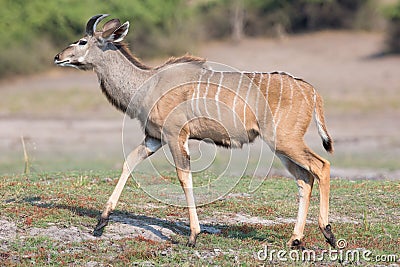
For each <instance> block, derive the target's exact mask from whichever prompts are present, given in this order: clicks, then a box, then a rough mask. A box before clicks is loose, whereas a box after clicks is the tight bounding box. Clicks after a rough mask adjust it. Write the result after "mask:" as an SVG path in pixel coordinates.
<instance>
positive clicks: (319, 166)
mask: <svg viewBox="0 0 400 267" xmlns="http://www.w3.org/2000/svg"><path fill="white" fill-rule="evenodd" d="M294 147H296V149H293V147H292V148H290V149H285V150H280V151H279V153H278V155H280V158H281V160H282V162H283V163H284V164H285V166H286V167H287V168H288V170H289V171H290V172H291V173H292V174H293V175H294V176H295V177H296V179H297V184H298V187H299V195H300V202H299V212H298V218H297V222H296V226H295V229H294V232H293V236H292V238H291V239H290V242H291V243H290V244H289V245H291V246H296V247H298V246H299V245H301V238H302V237H303V230H304V225H305V218H306V216H307V210H308V205H309V201H310V196H311V189H312V183H313V180H314V177H315V178H317V180H318V182H319V190H320V212H319V217H318V225H319V228H320V229H321V231H322V233H323V235H324V237H325V238H326V240H327V242H328V243H329V244H330V245H331V246H332V247H335V246H336V239H335V236H334V235H333V233H332V231H331V226H330V225H329V223H328V213H329V191H330V165H329V162H328V161H327V160H326V159H324V158H322V157H320V156H318V155H317V154H315V153H314V152H312V151H311V150H310V149H309V148H308V147H307V146H306V145H305V144H304V143H303V145H302V146H299V145H298V146H294ZM298 238H300V239H298ZM296 240H298V241H296ZM298 244H299V245H298Z"/></svg>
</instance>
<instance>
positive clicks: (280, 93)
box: [274, 74, 283, 128]
mask: <svg viewBox="0 0 400 267" xmlns="http://www.w3.org/2000/svg"><path fill="white" fill-rule="evenodd" d="M279 77H280V78H281V79H280V80H281V88H280V92H279V100H278V104H277V105H276V109H275V114H274V122H275V128H277V127H278V125H279V122H280V120H281V118H282V114H281V115H280V116H279V119H276V118H277V117H278V112H279V108H280V107H281V101H282V93H283V78H282V77H283V75H282V74H279Z"/></svg>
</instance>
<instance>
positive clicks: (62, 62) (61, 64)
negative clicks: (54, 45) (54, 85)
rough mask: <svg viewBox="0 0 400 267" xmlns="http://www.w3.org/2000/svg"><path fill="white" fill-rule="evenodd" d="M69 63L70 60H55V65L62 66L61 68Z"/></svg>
mask: <svg viewBox="0 0 400 267" xmlns="http://www.w3.org/2000/svg"><path fill="white" fill-rule="evenodd" d="M68 63H69V60H68V59H67V60H54V64H56V65H60V66H65V65H66V64H68Z"/></svg>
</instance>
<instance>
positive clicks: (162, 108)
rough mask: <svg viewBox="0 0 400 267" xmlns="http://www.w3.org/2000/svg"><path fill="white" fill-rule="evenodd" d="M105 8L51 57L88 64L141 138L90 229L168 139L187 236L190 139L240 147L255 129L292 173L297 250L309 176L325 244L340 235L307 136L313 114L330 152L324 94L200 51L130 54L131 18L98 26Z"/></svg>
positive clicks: (324, 167)
mask: <svg viewBox="0 0 400 267" xmlns="http://www.w3.org/2000/svg"><path fill="white" fill-rule="evenodd" d="M106 16H108V15H96V16H94V17H92V18H91V19H90V20H89V21H88V23H87V26H86V34H85V36H84V37H82V38H81V39H80V40H79V41H77V42H75V43H72V44H71V45H69V46H68V47H67V48H65V49H64V50H63V51H62V52H60V53H59V54H57V55H56V56H55V58H54V62H55V64H57V65H59V66H70V67H74V68H77V69H81V70H94V72H95V73H96V74H97V76H98V80H99V83H100V87H101V89H102V91H103V93H104V94H105V96H106V97H107V99H108V100H109V101H110V102H111V103H112V104H113V105H114V106H115V107H116V108H117V109H119V110H120V111H122V112H125V113H126V114H127V115H129V116H130V117H132V118H137V119H138V120H139V121H140V122H141V124H142V126H143V129H144V132H145V139H144V141H143V143H142V144H140V145H139V146H138V147H137V148H136V149H135V150H133V151H132V152H131V153H130V154H129V155H128V156H127V157H126V160H125V162H124V165H123V170H122V174H121V177H120V178H119V180H118V183H117V185H116V187H115V189H114V191H113V193H112V195H111V196H110V198H109V200H108V202H107V203H106V206H105V209H104V211H103V213H102V214H101V217H100V218H99V221H98V224H97V226H96V227H95V229H94V235H95V236H99V235H101V234H102V232H103V228H104V227H105V226H106V225H107V223H108V220H109V216H110V214H111V213H112V212H113V210H114V209H115V207H116V204H117V201H118V199H119V197H120V195H121V192H122V189H123V187H124V185H125V183H126V181H127V179H128V177H129V176H130V175H131V172H132V170H133V169H134V168H135V166H137V164H138V163H139V162H141V161H142V160H144V159H145V158H147V157H149V156H150V155H152V154H153V153H154V152H156V151H157V150H158V149H159V148H160V147H162V146H163V145H164V144H167V145H168V146H169V149H170V151H171V154H172V156H173V159H174V162H175V166H176V172H177V175H178V178H179V181H180V183H181V186H182V188H183V191H184V194H185V198H186V203H187V207H188V209H189V220H190V237H189V241H188V243H187V245H188V246H195V244H196V238H197V236H198V234H199V233H200V225H199V221H198V218H197V213H196V205H195V198H194V196H193V183H192V176H191V171H190V156H189V151H188V143H187V142H188V140H189V139H197V140H204V139H211V140H213V142H215V144H217V145H221V146H224V147H231V148H235V147H239V148H240V147H242V145H243V144H245V143H250V142H252V141H253V140H254V139H255V138H256V137H257V136H260V137H261V138H262V139H263V140H264V141H265V142H266V143H267V144H268V145H269V147H270V148H271V149H273V151H274V152H275V154H276V155H277V156H278V157H279V159H280V160H281V161H282V162H283V164H284V165H285V167H286V168H287V169H288V171H289V172H290V173H291V174H292V175H293V176H294V177H295V178H296V181H297V185H298V190H299V209H298V215H297V221H296V224H295V227H294V231H293V234H292V237H291V238H290V240H289V242H288V245H289V246H291V247H296V248H301V247H302V246H303V242H302V239H303V231H304V227H305V222H306V216H307V212H308V207H309V202H310V196H311V190H312V187H313V183H314V178H316V179H317V180H318V182H319V190H320V211H319V218H318V224H319V228H320V230H321V231H322V233H323V235H324V236H325V238H326V240H327V242H328V243H329V244H330V245H331V246H333V247H335V245H336V240H335V237H334V235H333V233H332V231H331V226H330V224H329V222H328V209H329V190H330V164H329V162H328V161H327V160H326V159H324V158H322V157H320V156H319V155H317V154H315V153H314V152H313V151H311V149H310V148H308V147H307V145H306V144H305V143H304V139H303V138H304V134H305V132H306V131H307V128H308V126H309V124H310V121H311V119H312V117H313V113H314V117H315V121H316V124H317V128H318V132H319V135H320V136H321V138H322V141H323V146H324V148H325V149H326V150H327V151H328V152H333V142H332V139H331V137H330V136H329V134H328V132H327V129H326V126H325V120H324V114H323V102H322V99H321V97H320V96H319V94H318V93H317V92H316V91H315V89H314V88H313V87H312V86H311V85H310V84H309V83H307V82H305V81H304V80H302V79H299V78H295V77H293V76H291V75H289V74H287V73H283V72H270V73H266V72H263V73H255V72H253V73H249V72H235V71H214V70H212V69H211V68H210V67H208V66H207V62H206V60H205V59H201V58H196V57H191V56H183V57H179V58H171V59H170V60H168V61H167V62H166V63H165V64H164V65H162V66H160V67H156V68H151V67H147V66H146V65H144V64H143V63H141V62H140V61H139V60H138V59H137V58H136V57H134V56H133V55H132V54H131V53H130V52H129V49H128V48H127V46H126V45H125V44H124V43H123V39H124V37H125V36H126V34H127V33H128V29H129V22H125V23H124V24H121V23H120V21H119V20H118V19H112V20H110V21H108V22H107V23H105V24H104V26H103V28H102V30H101V31H97V30H96V26H97V24H98V23H99V22H100V21H101V20H102V19H104V18H105V17H106Z"/></svg>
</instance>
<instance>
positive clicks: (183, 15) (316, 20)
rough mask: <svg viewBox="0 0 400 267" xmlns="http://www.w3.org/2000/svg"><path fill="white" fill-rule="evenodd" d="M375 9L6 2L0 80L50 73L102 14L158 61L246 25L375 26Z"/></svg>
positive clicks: (249, 30)
mask: <svg viewBox="0 0 400 267" xmlns="http://www.w3.org/2000/svg"><path fill="white" fill-rule="evenodd" d="M371 2H372V0H190V1H187V0H186V1H185V0H146V1H140V0H130V1H129V0H109V1H98V0H84V1H82V0H29V1H27V0H0V36H1V38H0V48H1V49H0V62H1V64H0V78H1V77H4V76H6V75H11V74H25V73H31V72H36V71H39V70H42V69H45V68H47V67H49V66H50V65H51V64H52V60H53V56H54V54H55V53H56V52H57V51H59V50H60V49H62V48H64V47H65V46H66V45H67V44H69V43H71V42H72V41H75V40H76V39H77V38H79V37H80V36H82V34H83V33H84V29H85V23H86V21H87V20H88V19H89V18H90V17H91V16H93V15H95V14H99V13H108V14H111V15H112V17H118V18H120V19H121V21H125V20H129V21H130V22H131V29H130V31H131V33H130V34H129V35H128V36H127V41H128V42H129V43H130V46H131V49H132V50H133V51H134V52H135V53H137V54H139V55H140V56H142V57H152V56H157V55H176V54H179V53H182V52H185V51H187V50H192V46H193V45H194V44H195V43H197V42H198V41H199V40H200V39H203V40H204V39H214V38H224V37H227V36H230V35H231V34H232V25H239V26H240V27H241V29H240V30H241V31H243V35H248V36H258V35H271V34H272V35H273V34H277V33H278V34H279V32H289V33H296V32H302V31H310V30H318V29H324V28H355V27H357V25H368V22H369V21H370V19H371V18H370V15H369V14H370V13H369V12H368V10H369V9H370V3H371ZM238 7H239V8H240V10H239V11H240V12H239V13H238ZM366 10H367V11H366ZM398 13H400V12H398ZM237 14H242V15H241V16H237ZM363 16H364V17H363ZM237 20H240V21H239V23H237V22H238V21H237ZM360 21H363V23H360ZM235 23H236V24H235ZM363 27H364V26H363ZM365 28H368V26H366V27H365Z"/></svg>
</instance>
